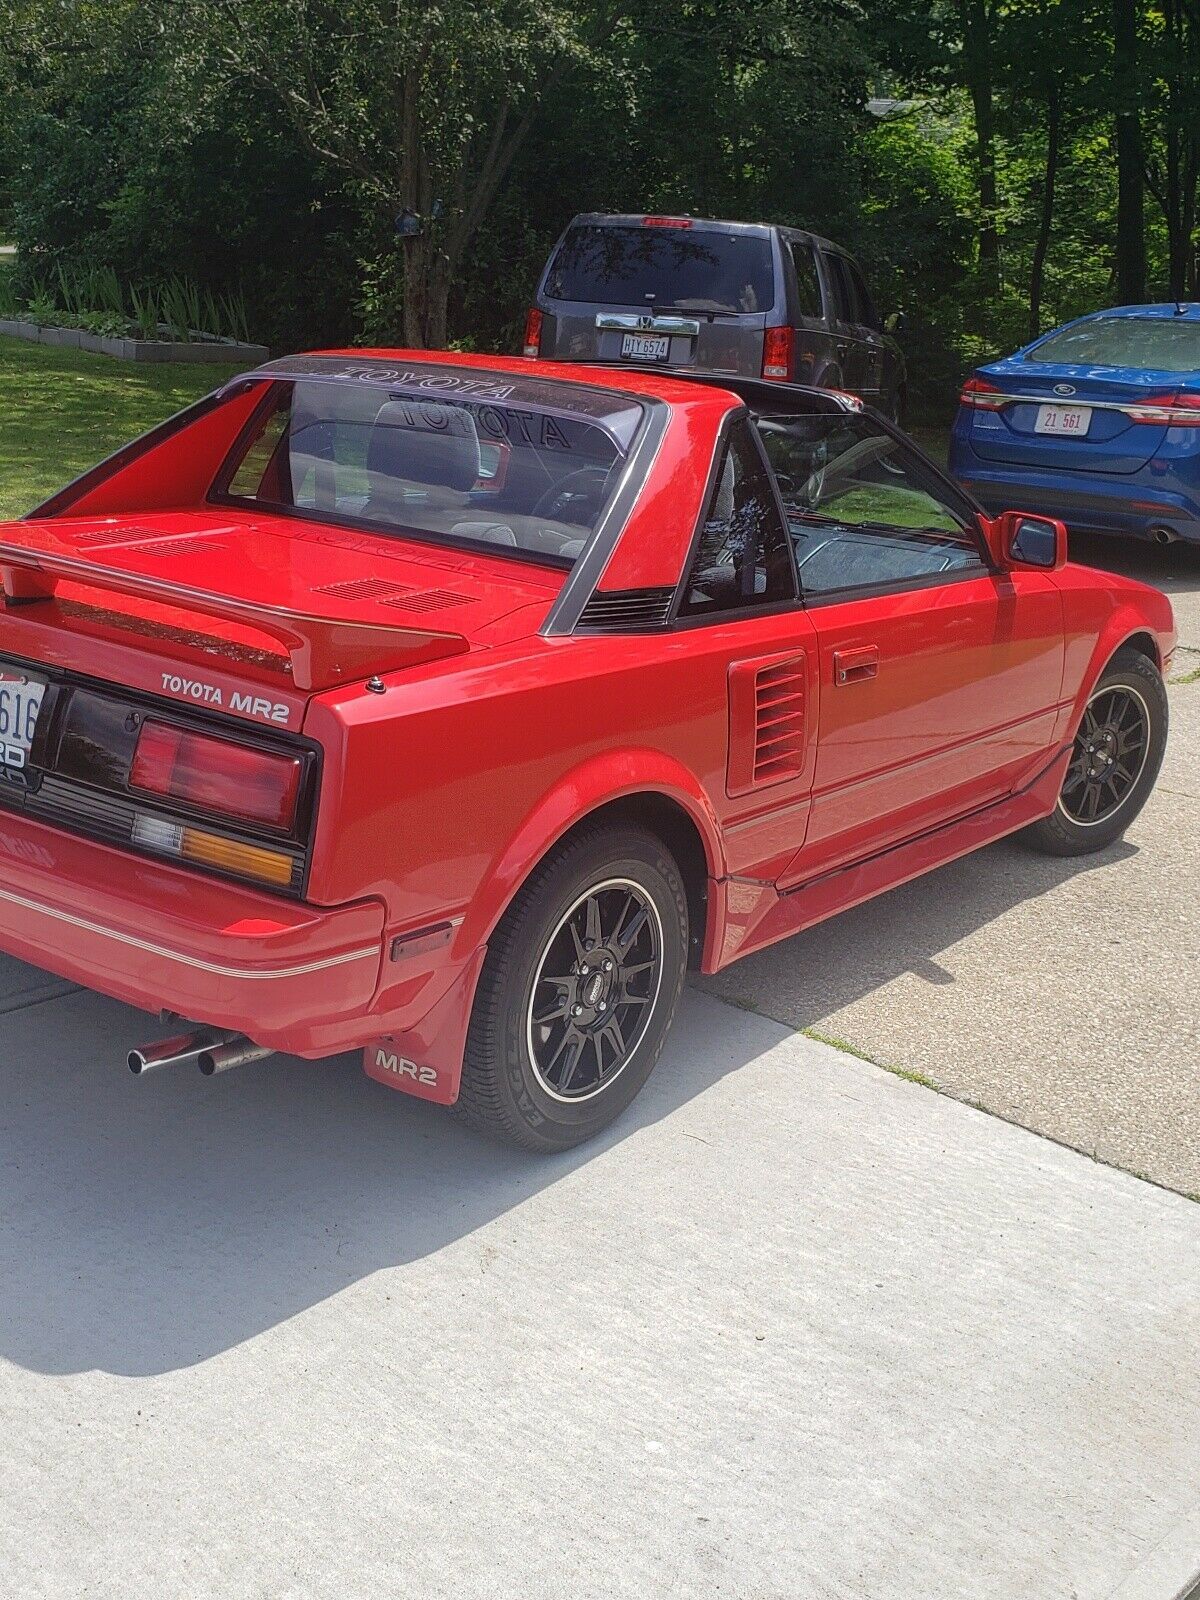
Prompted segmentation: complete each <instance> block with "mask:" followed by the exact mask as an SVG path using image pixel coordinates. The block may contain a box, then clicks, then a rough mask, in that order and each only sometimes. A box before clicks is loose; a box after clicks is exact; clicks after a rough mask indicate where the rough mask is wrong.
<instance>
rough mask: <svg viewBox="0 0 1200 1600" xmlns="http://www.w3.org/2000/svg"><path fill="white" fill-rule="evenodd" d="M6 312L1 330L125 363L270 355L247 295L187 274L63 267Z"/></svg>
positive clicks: (218, 360)
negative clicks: (251, 320) (136, 280)
mask: <svg viewBox="0 0 1200 1600" xmlns="http://www.w3.org/2000/svg"><path fill="white" fill-rule="evenodd" d="M0 310H2V311H3V312H4V315H0V334H7V335H8V336H9V337H10V338H13V339H28V340H29V341H31V342H33V343H37V344H47V345H58V346H65V347H67V348H71V349H77V350H90V351H92V352H94V353H95V354H96V355H103V356H113V357H115V358H116V359H117V360H118V361H153V362H208V363H213V364H223V365H228V364H229V363H230V362H245V363H246V364H247V365H254V364H257V363H259V362H262V361H265V360H266V358H267V356H268V354H269V352H268V350H267V347H266V346H265V345H261V344H252V343H251V342H250V340H249V338H248V336H247V331H246V311H245V306H244V304H243V302H242V298H241V295H240V294H233V295H214V294H213V293H212V292H211V291H209V290H203V291H202V290H201V289H199V288H198V287H197V286H196V285H195V284H194V283H191V282H190V281H188V280H187V279H178V278H177V279H172V280H170V281H169V282H168V283H166V284H163V285H161V286H158V287H153V288H146V287H142V288H138V287H135V286H129V287H126V286H123V285H122V284H121V283H120V282H119V280H118V279H117V277H116V274H115V273H113V272H111V271H109V270H107V269H98V270H94V271H90V272H83V273H75V274H72V273H68V272H66V271H64V270H63V269H62V268H61V267H60V268H59V270H58V273H57V276H56V277H55V278H54V279H53V280H51V281H50V282H48V283H47V282H39V283H38V284H37V286H36V288H35V290H34V291H33V292H32V293H31V294H29V295H28V296H27V297H26V298H25V300H24V303H20V304H18V303H15V302H14V301H11V300H10V303H9V304H7V305H4V306H3V307H0Z"/></svg>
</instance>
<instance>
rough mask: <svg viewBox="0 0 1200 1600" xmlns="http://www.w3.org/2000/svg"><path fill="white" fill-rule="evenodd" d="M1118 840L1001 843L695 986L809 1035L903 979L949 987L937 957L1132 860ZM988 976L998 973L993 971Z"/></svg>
mask: <svg viewBox="0 0 1200 1600" xmlns="http://www.w3.org/2000/svg"><path fill="white" fill-rule="evenodd" d="M1137 853H1138V852H1137V848H1136V846H1134V845H1132V844H1130V843H1129V842H1128V841H1126V840H1121V841H1118V842H1117V843H1116V844H1114V845H1111V846H1110V847H1109V848H1108V849H1107V850H1102V851H1099V852H1097V854H1095V855H1090V856H1076V857H1062V856H1046V855H1040V854H1038V853H1036V852H1034V851H1032V850H1029V849H1028V848H1027V847H1026V846H1024V845H1022V844H1019V843H1017V842H1015V841H1010V840H1001V841H1000V842H999V843H998V844H993V845H989V846H988V847H987V848H986V849H984V850H979V851H976V852H974V853H973V854H971V855H967V856H963V857H962V858H961V859H960V860H958V861H953V862H951V863H950V864H949V865H948V866H944V867H940V868H938V870H937V871H935V872H931V873H928V874H927V875H925V876H923V877H920V878H915V879H913V881H912V882H911V883H906V884H903V885H901V886H900V887H899V888H897V889H892V890H890V891H889V892H888V893H887V894H883V895H880V896H878V897H877V898H876V899H873V900H868V901H866V902H865V903H864V904H862V905H860V906H856V907H854V909H853V910H851V911H845V912H843V913H842V914H841V915H840V916H837V917H832V918H831V919H830V920H829V921H827V922H822V923H818V924H817V925H816V926H815V927H813V928H808V929H806V930H805V931H804V932H803V933H798V934H794V935H793V936H792V937H791V938H790V939H785V940H783V941H782V942H781V943H779V944H775V945H771V946H769V947H768V948H767V949H766V950H763V951H760V952H759V953H758V954H757V955H751V956H747V957H746V958H745V959H744V960H742V961H737V962H734V964H733V965H732V966H730V967H726V969H725V970H724V971H723V972H721V973H718V974H717V975H716V977H715V978H706V979H701V980H700V982H701V983H702V984H703V986H704V987H705V988H706V989H708V990H709V991H710V992H711V993H713V994H716V995H718V996H720V997H721V998H722V999H726V1000H730V1001H732V1002H733V1003H734V1004H736V1005H741V1006H745V1007H748V1008H749V1009H752V1010H755V1011H760V1012H762V1013H763V1015H765V1016H769V1017H773V1018H775V1019H776V1020H777V1021H780V1022H783V1023H786V1024H787V1025H788V1026H789V1027H793V1028H802V1029H803V1028H818V1027H819V1025H820V1024H821V1023H822V1022H824V1021H825V1020H826V1018H828V1017H829V1016H831V1015H832V1014H833V1013H834V1012H837V1011H840V1010H842V1009H843V1008H844V1007H846V1006H850V1005H852V1004H853V1003H854V1002H855V1001H857V1000H861V999H862V998H863V997H864V996H865V995H868V994H871V993H873V992H874V991H875V990H876V989H880V988H883V987H884V985H886V984H888V983H890V982H892V980H894V979H896V978H899V977H902V976H903V975H904V974H905V973H913V974H915V975H916V976H917V977H918V978H921V979H922V980H923V981H924V982H926V983H930V984H934V985H948V984H952V983H953V982H954V981H955V980H954V978H953V976H952V975H951V974H950V973H949V972H948V971H947V970H946V968H945V967H944V966H943V965H942V964H941V962H940V961H939V960H938V957H939V956H940V955H941V953H942V952H943V951H945V950H948V949H949V948H950V947H951V946H952V945H956V944H958V943H959V941H960V940H963V939H966V938H968V937H969V936H970V935H971V934H974V933H977V932H978V931H979V930H980V929H981V928H983V927H984V926H986V925H987V924H988V923H991V922H993V921H995V920H996V919H997V918H998V917H1002V916H1004V915H1005V913H1007V912H1009V911H1011V910H1013V908H1014V907H1016V906H1019V905H1022V904H1025V903H1026V902H1029V901H1035V900H1037V899H1038V898H1040V897H1041V896H1042V895H1045V894H1048V893H1050V892H1051V891H1053V890H1055V889H1058V888H1059V887H1060V886H1061V885H1062V884H1065V883H1066V882H1067V881H1068V880H1070V879H1073V878H1077V877H1079V876H1080V875H1081V874H1084V873H1089V872H1104V871H1106V870H1111V868H1112V867H1113V865H1114V864H1115V863H1117V862H1119V861H1125V860H1128V859H1129V858H1131V857H1133V856H1135V855H1137ZM1044 959H1045V952H1041V951H1037V950H1029V951H1020V950H1014V951H1013V952H1012V963H1013V967H1014V969H1015V968H1017V967H1018V966H1024V967H1026V968H1027V969H1030V970H1033V971H1037V970H1039V969H1040V965H1041V963H1042V962H1043V961H1044ZM996 976H997V979H998V980H1000V979H1002V978H1003V977H1004V976H1005V974H1004V973H1003V972H999V971H998V972H997V974H996Z"/></svg>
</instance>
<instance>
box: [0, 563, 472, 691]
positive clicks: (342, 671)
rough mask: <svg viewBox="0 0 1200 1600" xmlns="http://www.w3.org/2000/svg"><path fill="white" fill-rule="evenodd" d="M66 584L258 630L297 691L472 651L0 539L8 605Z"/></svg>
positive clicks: (444, 639) (432, 637)
mask: <svg viewBox="0 0 1200 1600" xmlns="http://www.w3.org/2000/svg"><path fill="white" fill-rule="evenodd" d="M61 582H68V583H79V584H82V585H84V586H85V587H87V588H89V589H101V590H106V591H108V592H115V593H117V594H122V595H131V596H134V597H136V598H139V599H144V600H153V601H156V602H158V603H159V604H160V605H168V606H176V607H178V608H179V609H180V610H183V611H193V612H197V613H199V614H200V615H201V616H209V617H219V618H221V619H222V620H223V621H225V622H235V623H241V624H243V625H245V626H248V627H252V628H255V629H256V630H257V631H258V632H260V633H263V634H265V635H266V636H267V637H268V638H271V639H274V640H276V641H277V642H278V643H279V644H280V645H281V646H282V647H283V650H284V653H285V654H286V656H287V666H286V668H285V669H284V670H286V671H287V672H288V674H289V675H290V677H291V680H292V683H293V684H294V686H295V687H296V688H297V689H304V690H309V689H331V688H335V687H336V686H337V685H338V684H341V683H351V682H355V681H357V680H359V679H361V678H369V677H371V676H372V675H373V674H375V673H378V672H389V671H394V670H396V669H397V668H400V667H414V666H420V665H422V664H423V663H425V662H427V661H438V660H441V659H442V658H443V657H445V656H453V655H461V654H462V653H463V652H464V651H465V650H467V649H468V648H469V647H468V644H467V641H466V639H464V638H463V637H462V635H461V634H457V633H435V632H433V631H431V630H429V629H426V628H402V627H397V628H393V627H388V626H387V625H381V624H379V623H375V622H358V621H355V619H354V618H352V617H315V616H311V615H309V614H307V613H305V612H302V611H290V610H288V609H287V607H285V606H270V605H262V604H258V603H256V602H255V601H251V600H238V599H236V598H234V597H232V596H230V595H222V594H212V593H210V592H209V591H207V590H204V589H193V588H189V587H187V586H186V585H183V584H178V583H171V582H170V581H168V580H166V579H163V578H154V577H149V576H147V575H145V574H143V573H137V572H122V571H119V570H116V569H114V568H112V567H106V566H103V565H100V564H98V563H96V562H92V561H86V560H84V559H82V558H81V557H80V556H77V555H71V554H69V553H67V552H60V551H57V550H55V551H48V550H31V549H29V548H28V547H27V546H23V545H16V544H9V543H7V542H5V541H0V583H2V585H3V597H4V603H5V605H6V606H20V605H26V604H29V603H32V602H35V601H38V600H51V599H53V598H54V596H55V593H56V591H57V587H58V585H59V583H61Z"/></svg>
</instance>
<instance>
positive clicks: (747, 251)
mask: <svg viewBox="0 0 1200 1600" xmlns="http://www.w3.org/2000/svg"><path fill="white" fill-rule="evenodd" d="M544 292H545V294H546V296H547V298H548V299H550V300H575V301H586V302H590V303H593V304H601V305H619V306H640V307H642V308H644V309H646V310H655V309H665V308H668V307H670V308H675V309H678V310H681V311H714V312H759V311H768V310H770V308H771V307H772V306H773V305H774V303H775V269H774V263H773V259H772V253H771V241H770V239H769V238H767V237H766V236H764V235H758V234H747V233H732V232H724V231H722V230H720V229H717V228H693V227H686V228H680V227H670V228H663V227H654V226H651V227H645V226H642V225H641V224H628V225H624V224H621V225H615V226H612V225H608V224H603V223H590V222H589V223H577V224H576V225H575V226H574V227H572V228H570V229H568V231H567V233H566V235H565V237H564V238H563V241H562V243H561V244H560V245H559V247H558V250H557V251H556V252H555V255H554V258H553V260H552V261H551V263H550V267H549V270H548V271H547V274H546V284H545V291H544Z"/></svg>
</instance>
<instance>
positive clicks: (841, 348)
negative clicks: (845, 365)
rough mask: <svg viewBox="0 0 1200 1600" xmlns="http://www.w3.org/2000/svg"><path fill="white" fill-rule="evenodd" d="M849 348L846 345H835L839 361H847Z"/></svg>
mask: <svg viewBox="0 0 1200 1600" xmlns="http://www.w3.org/2000/svg"><path fill="white" fill-rule="evenodd" d="M849 348H850V346H849V345H846V344H839V345H835V346H834V349H835V350H836V351H837V358H838V360H839V361H845V359H846V351H847V350H848V349H849Z"/></svg>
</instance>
